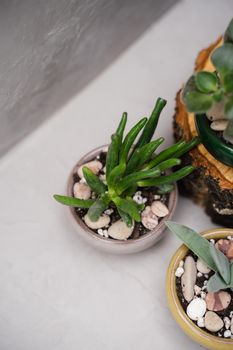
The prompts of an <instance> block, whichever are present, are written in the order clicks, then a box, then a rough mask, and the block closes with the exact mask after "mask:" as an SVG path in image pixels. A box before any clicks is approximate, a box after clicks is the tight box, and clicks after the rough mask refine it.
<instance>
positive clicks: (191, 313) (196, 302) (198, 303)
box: [187, 298, 206, 321]
mask: <svg viewBox="0 0 233 350" xmlns="http://www.w3.org/2000/svg"><path fill="white" fill-rule="evenodd" d="M205 312H206V302H205V301H204V300H203V299H201V298H196V299H193V300H192V301H191V302H190V304H189V305H188V307H187V315H188V317H189V318H190V319H191V320H193V321H197V320H198V319H199V318H200V317H203V316H204V315H205Z"/></svg>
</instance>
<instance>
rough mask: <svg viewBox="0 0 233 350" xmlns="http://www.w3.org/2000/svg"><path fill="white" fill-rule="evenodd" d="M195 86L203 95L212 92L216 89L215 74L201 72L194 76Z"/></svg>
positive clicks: (216, 79) (216, 80)
mask: <svg viewBox="0 0 233 350" xmlns="http://www.w3.org/2000/svg"><path fill="white" fill-rule="evenodd" d="M195 82H196V86H197V88H198V90H199V91H201V92H204V93H209V92H214V91H216V90H217V88H218V78H217V76H216V74H214V73H211V72H205V71H201V72H198V73H197V74H196V76H195Z"/></svg>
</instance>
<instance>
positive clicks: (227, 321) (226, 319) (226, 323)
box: [223, 317, 231, 329]
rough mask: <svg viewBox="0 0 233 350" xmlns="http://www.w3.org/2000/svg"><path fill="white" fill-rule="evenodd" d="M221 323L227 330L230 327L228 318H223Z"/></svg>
mask: <svg viewBox="0 0 233 350" xmlns="http://www.w3.org/2000/svg"><path fill="white" fill-rule="evenodd" d="M223 321H224V324H225V328H226V329H229V328H230V326H231V320H230V319H229V317H224V319H223Z"/></svg>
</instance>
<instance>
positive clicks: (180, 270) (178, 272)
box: [175, 267, 184, 277]
mask: <svg viewBox="0 0 233 350" xmlns="http://www.w3.org/2000/svg"><path fill="white" fill-rule="evenodd" d="M183 273H184V269H183V267H177V269H176V272H175V275H176V277H181V276H182V275H183Z"/></svg>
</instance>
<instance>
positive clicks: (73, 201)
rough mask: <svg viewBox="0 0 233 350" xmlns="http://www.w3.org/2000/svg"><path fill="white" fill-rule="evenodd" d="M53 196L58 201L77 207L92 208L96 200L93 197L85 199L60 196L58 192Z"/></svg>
mask: <svg viewBox="0 0 233 350" xmlns="http://www.w3.org/2000/svg"><path fill="white" fill-rule="evenodd" d="M53 197H54V199H56V201H57V202H59V203H61V204H65V205H68V206H69V207H75V208H90V206H91V205H92V204H93V203H94V200H92V199H86V200H84V199H79V198H74V197H68V196H60V195H58V194H55V195H54V196H53Z"/></svg>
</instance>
